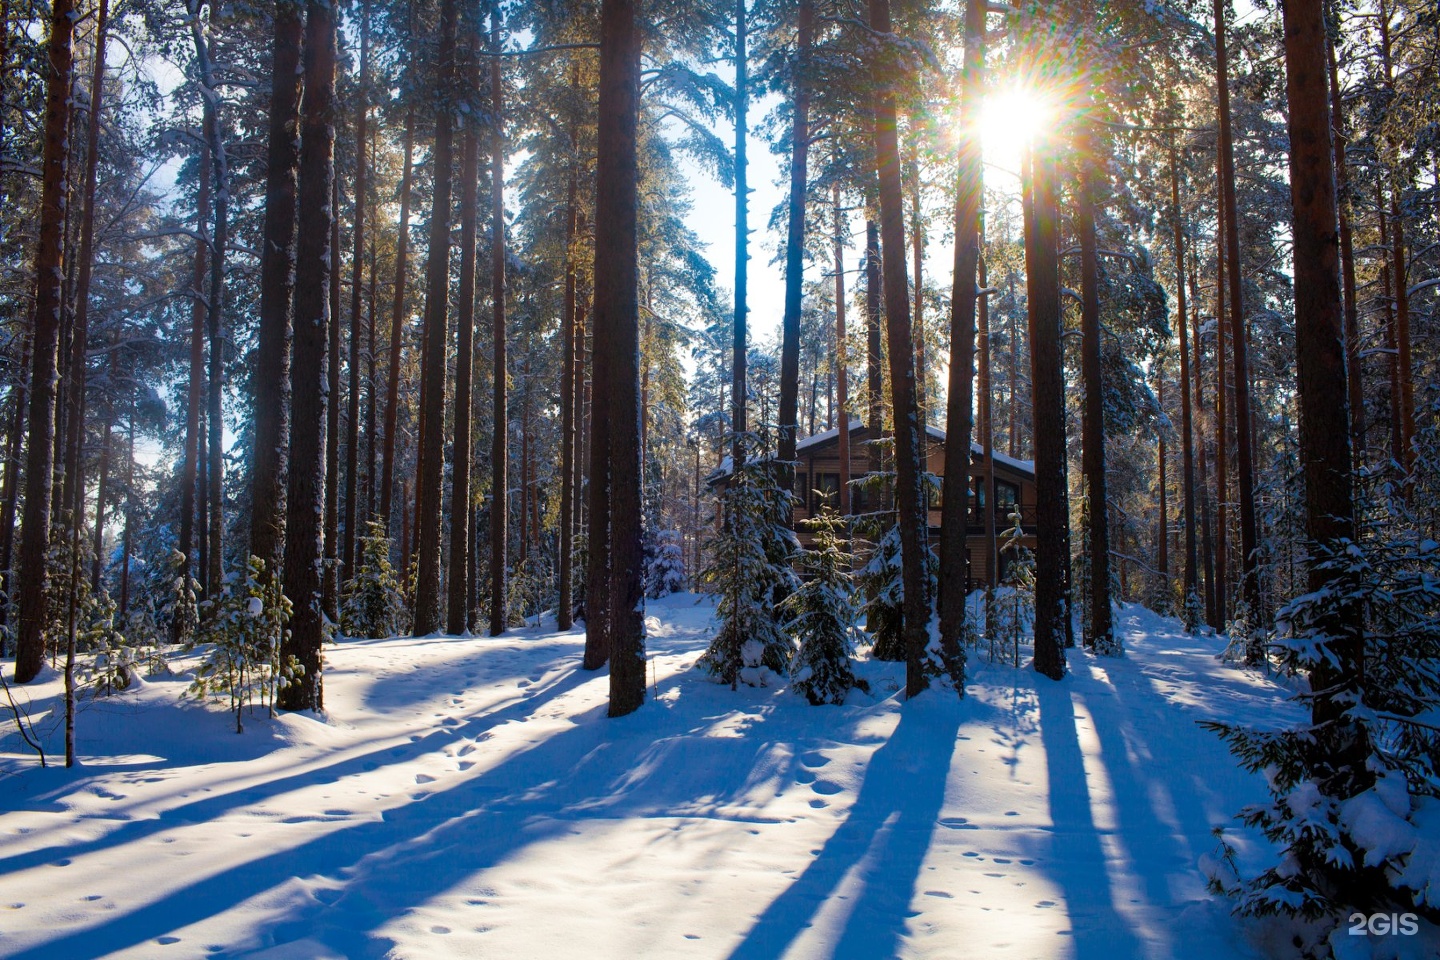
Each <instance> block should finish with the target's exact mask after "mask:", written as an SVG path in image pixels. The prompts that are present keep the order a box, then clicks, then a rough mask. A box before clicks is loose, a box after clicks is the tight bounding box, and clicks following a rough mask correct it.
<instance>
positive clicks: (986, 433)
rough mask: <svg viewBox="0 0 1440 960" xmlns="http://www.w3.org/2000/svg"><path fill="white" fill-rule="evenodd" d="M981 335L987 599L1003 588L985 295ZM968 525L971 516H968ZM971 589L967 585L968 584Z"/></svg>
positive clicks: (983, 281) (978, 505) (978, 504)
mask: <svg viewBox="0 0 1440 960" xmlns="http://www.w3.org/2000/svg"><path fill="white" fill-rule="evenodd" d="M984 249H985V223H984V219H983V216H982V219H981V223H980V250H981V257H980V263H979V269H980V287H981V288H982V289H983V288H985V287H986V286H988V277H987V272H986V266H985V257H984ZM976 316H977V320H978V327H979V330H978V334H977V337H976V339H977V340H978V341H979V344H980V370H979V374H980V389H979V391H978V392H979V395H980V423H979V428H980V445H981V447H982V448H983V449H984V455H983V459H982V461H981V467H980V489H981V490H982V491H983V495H982V496H979V497H976V498H975V509H976V510H978V511H980V513H981V514H982V519H981V523H982V525H983V527H984V530H985V585H986V587H987V588H988V589H989V591H991V592H989V593H987V594H986V599H987V600H989V599H990V598H991V597H992V596H993V591H994V589H995V588H996V587H998V586H999V585H1000V538H999V536H998V535H997V534H998V531H997V530H996V529H995V504H994V502H993V501H994V496H995V409H994V397H993V396H992V395H991V393H990V389H991V386H990V385H991V383H992V374H991V366H990V362H991V357H990V297H989V296H988V295H985V294H982V295H981V296H980V302H979V313H978V314H977V315H976ZM966 499H967V501H968V499H969V491H968V490H967V491H966ZM967 523H968V514H967ZM967 587H968V584H967Z"/></svg>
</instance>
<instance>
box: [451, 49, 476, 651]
mask: <svg viewBox="0 0 1440 960" xmlns="http://www.w3.org/2000/svg"><path fill="white" fill-rule="evenodd" d="M477 52H478V51H477V50H475V49H474V47H473V46H472V47H471V48H470V50H469V56H468V58H467V59H469V60H470V63H469V64H467V65H466V80H465V83H466V86H467V87H468V88H469V89H470V90H472V91H476V92H477V93H478V91H479V89H480V66H479V58H478V57H477V56H475V54H476V53H477ZM461 158H462V159H461V161H460V295H459V302H458V303H457V305H456V313H455V325H456V328H457V330H456V349H455V445H454V448H453V453H452V455H451V458H450V459H451V468H450V471H451V472H450V586H449V589H448V590H447V591H446V595H445V596H446V618H445V619H446V623H445V630H446V632H447V633H454V634H460V633H464V632H465V631H466V630H467V629H468V628H469V626H470V611H469V599H470V582H469V581H470V459H471V454H470V407H471V398H470V388H471V378H472V377H473V375H474V367H475V248H476V232H477V231H478V229H479V220H480V218H479V214H478V211H479V207H480V196H479V194H480V189H479V188H480V130H479V123H478V121H477V120H476V118H474V117H467V118H466V121H465V141H464V147H463V148H462V149H461Z"/></svg>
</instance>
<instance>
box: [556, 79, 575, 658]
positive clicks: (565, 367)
mask: <svg viewBox="0 0 1440 960" xmlns="http://www.w3.org/2000/svg"><path fill="white" fill-rule="evenodd" d="M571 77H572V85H574V84H575V82H576V81H575V80H574V77H575V74H574V72H573V71H572V73H571ZM577 139H578V138H577V136H576V129H575V125H574V124H571V127H570V145H571V149H576V148H577V147H578V144H577V143H576V141H577ZM574 163H578V160H572V164H574ZM579 179H580V176H579V171H578V170H577V169H576V168H575V166H573V165H572V166H571V168H570V182H569V185H568V187H567V191H566V197H565V301H564V304H563V307H562V311H561V316H560V338H561V345H562V351H563V353H562V357H561V367H560V556H559V557H558V558H557V559H558V560H559V563H560V597H559V600H558V602H557V604H556V612H555V621H556V624H555V625H556V627H557V628H558V629H560V630H569V629H570V627H571V626H572V625H573V622H574V619H573V618H574V606H575V601H574V597H573V593H574V588H573V586H572V584H571V574H572V571H573V569H574V557H573V556H572V553H573V552H574V549H575V530H574V518H575V495H576V493H577V492H578V491H577V490H576V489H575V484H574V483H573V481H572V477H573V475H574V472H575V394H576V382H577V381H576V377H575V372H576V371H575V308H576V296H575V241H576V237H575V226H576V219H577V214H578V213H579V206H580V201H579V186H580V185H579Z"/></svg>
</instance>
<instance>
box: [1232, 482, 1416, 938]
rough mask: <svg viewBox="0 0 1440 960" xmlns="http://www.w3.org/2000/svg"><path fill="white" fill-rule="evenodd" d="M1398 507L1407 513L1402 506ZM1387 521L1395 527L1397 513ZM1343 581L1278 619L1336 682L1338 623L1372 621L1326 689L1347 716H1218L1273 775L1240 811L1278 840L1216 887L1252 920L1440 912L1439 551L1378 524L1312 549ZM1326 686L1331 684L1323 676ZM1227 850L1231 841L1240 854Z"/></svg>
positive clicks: (1279, 644) (1295, 658) (1311, 664)
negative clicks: (1236, 720) (1350, 618)
mask: <svg viewBox="0 0 1440 960" xmlns="http://www.w3.org/2000/svg"><path fill="white" fill-rule="evenodd" d="M1397 509H1398V508H1397ZM1383 523H1384V524H1385V525H1386V526H1388V525H1389V523H1390V521H1389V520H1386V521H1383ZM1312 550H1313V551H1314V552H1315V556H1316V559H1317V562H1318V563H1319V565H1320V567H1321V569H1323V570H1326V571H1330V572H1331V574H1332V575H1334V576H1335V579H1332V580H1330V581H1329V584H1328V586H1327V587H1326V588H1325V589H1322V590H1318V591H1314V592H1311V593H1306V594H1304V595H1302V596H1300V597H1297V598H1296V599H1294V600H1292V601H1291V602H1290V603H1288V604H1287V605H1286V606H1285V607H1284V608H1283V609H1282V610H1281V611H1280V614H1279V626H1280V627H1281V635H1280V637H1279V638H1278V639H1277V641H1276V643H1275V648H1276V649H1277V650H1279V651H1280V652H1281V653H1282V655H1283V656H1284V657H1285V658H1286V660H1287V662H1288V664H1287V665H1288V666H1290V667H1291V668H1293V669H1295V670H1297V671H1299V672H1301V673H1304V674H1309V675H1311V677H1312V685H1313V684H1314V683H1315V682H1316V680H1315V676H1316V673H1317V670H1319V671H1320V676H1327V675H1330V676H1333V671H1332V670H1328V669H1325V667H1326V665H1328V664H1334V663H1335V662H1336V660H1335V656H1336V654H1335V651H1334V649H1333V648H1332V643H1334V642H1335V638H1334V637H1333V635H1332V633H1331V632H1330V631H1331V627H1330V626H1329V625H1330V624H1333V623H1334V622H1335V620H1334V618H1335V617H1336V616H1337V614H1338V613H1339V612H1340V611H1347V610H1348V611H1355V612H1357V613H1358V616H1359V617H1360V618H1361V619H1362V621H1363V627H1362V638H1363V639H1362V643H1363V669H1361V670H1360V671H1358V672H1357V673H1358V675H1357V676H1354V677H1348V678H1342V679H1341V680H1340V681H1339V682H1340V684H1341V686H1340V687H1339V688H1336V689H1328V690H1323V691H1321V692H1320V693H1318V694H1317V693H1316V692H1315V691H1313V690H1312V692H1309V693H1306V694H1302V695H1300V699H1301V700H1304V701H1312V702H1313V701H1315V700H1317V699H1318V697H1319V696H1324V697H1325V700H1324V703H1325V704H1327V705H1329V706H1331V707H1333V708H1334V715H1333V716H1328V717H1321V718H1318V719H1317V718H1315V717H1314V716H1313V715H1312V718H1311V722H1307V723H1303V724H1299V725H1297V726H1295V727H1292V728H1289V729H1282V730H1275V731H1261V730H1253V729H1249V728H1246V727H1242V726H1239V725H1234V724H1223V723H1208V724H1206V725H1207V726H1209V727H1211V728H1212V729H1215V730H1216V731H1218V732H1219V733H1220V734H1221V736H1222V737H1223V738H1224V739H1225V740H1226V741H1227V742H1228V743H1229V745H1230V748H1231V750H1232V751H1233V752H1234V753H1235V754H1236V756H1237V757H1238V758H1239V760H1240V763H1241V764H1242V765H1243V766H1244V767H1246V768H1247V769H1249V770H1251V771H1257V772H1259V771H1263V772H1264V773H1265V776H1266V780H1267V782H1268V784H1269V787H1270V794H1271V800H1270V802H1269V803H1266V804H1261V805H1257V806H1252V807H1248V808H1246V809H1245V810H1244V811H1242V812H1241V814H1240V818H1241V819H1242V820H1243V821H1244V822H1245V823H1246V824H1248V825H1250V826H1254V827H1259V828H1260V829H1261V830H1262V831H1263V832H1264V833H1265V835H1266V836H1267V837H1268V838H1269V839H1270V840H1271V841H1272V842H1273V843H1274V844H1275V845H1276V846H1277V847H1278V848H1279V861H1278V863H1276V864H1275V865H1273V866H1271V867H1269V868H1268V869H1266V870H1264V871H1262V872H1261V873H1259V875H1257V876H1252V877H1246V876H1242V875H1241V874H1240V872H1239V871H1238V870H1237V869H1235V867H1234V862H1235V861H1234V858H1233V857H1229V856H1227V857H1222V858H1221V860H1220V861H1219V862H1218V864H1217V865H1216V866H1215V868H1214V869H1212V870H1211V877H1210V879H1211V886H1212V889H1214V890H1216V891H1217V892H1223V893H1225V894H1228V895H1230V896H1232V897H1233V898H1235V900H1236V903H1237V910H1238V911H1239V912H1241V913H1245V914H1255V915H1269V914H1277V913H1278V914H1286V915H1291V916H1296V915H1298V916H1303V917H1306V918H1309V919H1312V920H1315V919H1323V920H1324V921H1325V922H1326V923H1328V924H1331V925H1334V926H1336V929H1337V931H1338V933H1336V934H1334V936H1340V935H1343V933H1344V927H1343V925H1340V924H1341V922H1342V921H1343V920H1344V919H1345V917H1346V915H1347V914H1348V912H1349V911H1351V910H1359V911H1364V912H1391V911H1394V912H1401V913H1404V912H1415V913H1418V914H1421V915H1424V916H1427V917H1428V918H1429V919H1431V920H1432V921H1434V920H1436V919H1437V918H1440V842H1437V840H1436V837H1437V836H1440V723H1437V719H1440V545H1437V544H1436V542H1435V541H1434V540H1431V539H1429V538H1428V537H1416V536H1413V535H1409V534H1399V535H1397V533H1396V531H1395V530H1393V529H1382V528H1381V525H1380V523H1371V524H1370V525H1369V529H1368V531H1367V533H1366V535H1365V536H1364V539H1363V540H1362V542H1359V543H1356V542H1351V541H1347V540H1342V541H1339V542H1338V543H1337V544H1336V546H1335V547H1334V548H1332V549H1329V550H1325V549H1323V548H1319V547H1312ZM1320 682H1321V683H1322V684H1328V683H1331V681H1330V680H1328V679H1327V680H1322V681H1320ZM1227 853H1228V849H1227Z"/></svg>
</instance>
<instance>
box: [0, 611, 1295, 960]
mask: <svg viewBox="0 0 1440 960" xmlns="http://www.w3.org/2000/svg"><path fill="white" fill-rule="evenodd" d="M710 614H711V606H710V604H709V602H708V601H700V602H698V603H697V601H696V598H695V597H693V596H690V595H684V594H682V595H676V596H673V597H669V598H666V599H665V600H662V601H659V602H654V603H652V604H651V605H650V608H649V633H650V637H649V640H648V648H649V653H650V660H651V664H652V670H653V676H652V690H651V696H652V699H651V700H650V701H649V702H648V703H647V704H646V705H645V707H644V708H643V709H641V710H640V711H638V712H637V713H635V714H633V715H631V716H629V717H626V718H623V719H618V720H610V719H607V718H606V716H605V708H606V693H607V677H606V674H605V673H604V672H603V671H602V672H601V673H599V674H595V673H587V672H585V671H583V670H581V669H580V655H581V650H582V647H583V643H584V637H583V633H581V632H580V631H579V630H575V631H571V632H567V633H557V632H555V631H553V630H548V631H547V630H541V629H527V630H516V631H513V632H511V633H509V634H507V635H505V636H503V637H501V638H498V639H488V638H462V639H456V638H450V637H431V638H423V639H388V640H347V641H344V642H341V643H339V644H337V645H335V646H333V647H331V648H330V649H329V650H328V653H327V660H328V665H327V668H326V673H325V702H326V706H327V713H326V715H325V716H324V717H323V718H317V717H315V716H313V715H308V714H302V715H297V714H291V715H285V716H281V717H278V718H275V719H269V718H266V717H264V716H263V715H256V716H254V717H247V718H246V729H245V732H244V733H243V734H239V735H237V734H236V733H235V732H234V723H233V719H232V717H231V716H230V714H228V713H227V712H226V711H225V710H224V708H223V707H221V706H218V705H213V704H197V703H195V702H193V701H183V702H182V701H181V699H180V694H181V692H182V691H183V690H184V689H185V686H186V681H185V679H183V678H182V677H177V678H173V679H172V678H164V679H159V678H152V679H149V680H147V681H145V682H143V683H141V684H138V685H137V686H135V687H132V688H131V689H130V690H127V691H125V692H124V693H121V694H119V695H116V696H112V697H108V698H104V699H100V700H89V701H86V702H85V703H84V704H83V709H82V711H81V712H80V714H79V718H78V721H77V731H78V743H79V747H78V753H79V759H80V762H79V765H78V766H77V767H76V768H74V769H72V770H68V771H67V770H64V769H55V768H52V769H48V770H41V769H39V768H38V767H37V765H36V763H35V760H34V757H33V755H26V754H25V753H23V752H22V747H21V745H20V743H19V740H18V737H17V736H16V735H15V733H14V725H13V723H12V724H8V726H7V727H6V728H4V729H5V733H4V738H3V740H0V814H3V818H0V838H3V839H0V956H6V957H12V958H42V957H43V958H46V960H54V958H63V957H95V956H102V955H103V956H117V957H136V958H140V957H146V958H148V957H165V956H176V957H182V956H183V957H201V956H248V957H266V958H287V960H290V958H293V960H302V958H303V960H322V958H332V957H372V956H385V957H403V958H444V957H472V958H473V957H481V956H483V957H500V958H527V957H547V958H548V957H572V956H573V957H578V956H586V957H617V958H618V957H634V956H644V957H664V958H671V957H676V958H684V957H728V958H736V960H739V958H757V960H758V958H774V957H781V956H789V957H846V958H850V957H854V958H880V957H888V956H892V955H893V956H904V957H936V958H939V957H955V956H961V955H967V956H976V957H985V958H1005V957H1016V958H1025V960H1032V958H1051V957H1056V958H1058V957H1077V958H1088V960H1124V958H1129V957H1146V958H1202V957H1203V958H1216V957H1237V958H1243V957H1259V956H1264V955H1267V954H1270V955H1273V953H1274V948H1273V945H1272V944H1267V943H1266V942H1265V938H1266V934H1265V929H1266V928H1264V927H1263V926H1259V925H1253V924H1247V925H1242V924H1241V923H1239V922H1238V921H1236V920H1234V919H1232V918H1231V917H1230V915H1229V913H1228V907H1227V905H1226V904H1224V903H1220V902H1217V901H1215V900H1213V899H1212V898H1211V897H1210V895H1209V894H1207V892H1206V889H1205V881H1204V878H1203V876H1202V874H1201V872H1200V868H1199V866H1198V864H1199V862H1200V860H1201V859H1202V858H1203V857H1205V856H1206V855H1209V854H1212V853H1213V852H1214V850H1215V848H1216V840H1215V837H1214V836H1213V835H1212V832H1211V831H1212V829H1213V828H1214V827H1216V826H1218V825H1233V824H1234V821H1233V819H1232V818H1233V816H1234V814H1235V813H1236V812H1238V811H1239V810H1240V808H1241V807H1242V806H1243V805H1245V804H1247V803H1254V802H1258V801H1260V800H1262V799H1264V797H1265V786H1264V782H1263V780H1262V779H1261V778H1260V777H1258V776H1254V775H1250V774H1247V773H1245V772H1243V771H1241V770H1239V769H1238V768H1237V767H1236V765H1235V762H1234V760H1233V758H1232V757H1231V756H1230V754H1229V753H1228V752H1227V751H1226V749H1225V747H1224V746H1223V745H1222V744H1221V742H1220V741H1219V739H1218V738H1217V737H1216V736H1215V735H1214V734H1212V733H1210V732H1208V731H1206V730H1204V729H1201V728H1200V727H1199V726H1197V724H1196V721H1197V720H1204V719H1225V720H1229V721H1232V722H1242V723H1251V724H1257V725H1264V726H1273V725H1279V724H1281V723H1285V722H1288V721H1289V720H1291V719H1293V718H1294V716H1295V711H1296V710H1297V709H1298V708H1297V707H1296V706H1295V705H1294V704H1293V703H1290V702H1287V700H1286V697H1287V696H1288V691H1287V690H1286V689H1285V688H1284V687H1283V686H1282V685H1280V684H1278V683H1276V682H1274V681H1273V680H1272V679H1270V678H1266V677H1264V676H1261V675H1258V674H1256V673H1253V672H1247V671H1245V670H1242V669H1240V668H1238V667H1236V666H1233V665H1229V664H1224V663H1222V662H1220V660H1219V659H1218V658H1217V654H1218V653H1219V652H1220V650H1221V648H1222V646H1223V642H1224V641H1223V638H1214V637H1189V636H1186V635H1184V634H1183V633H1182V632H1181V631H1180V629H1179V627H1178V624H1177V623H1176V622H1175V621H1172V620H1162V619H1161V618H1159V617H1157V616H1155V615H1153V614H1151V613H1149V612H1147V611H1145V610H1143V609H1141V608H1139V607H1126V608H1124V609H1123V610H1122V611H1121V612H1120V614H1119V615H1118V626H1119V628H1120V629H1121V631H1122V633H1123V638H1124V643H1125V648H1126V655H1125V656H1124V657H1123V658H1119V659H1099V658H1096V657H1093V656H1090V655H1088V654H1086V653H1084V652H1083V651H1079V650H1072V651H1069V655H1070V666H1071V671H1072V672H1071V675H1070V676H1069V677H1068V678H1067V679H1066V680H1065V681H1063V682H1061V683H1054V682H1052V681H1049V680H1046V679H1043V678H1039V677H1037V676H1036V674H1035V673H1034V672H1033V671H1032V670H1029V669H1019V670H1017V669H1015V668H1014V667H1012V666H1009V665H1008V664H990V663H985V662H984V658H983V657H982V656H977V655H972V657H971V664H972V682H971V683H970V685H969V695H968V696H967V697H966V699H965V700H964V701H963V702H961V701H957V700H956V698H955V697H954V695H953V694H952V693H950V692H948V691H945V690H932V691H930V692H927V693H926V694H925V695H923V696H921V697H919V698H917V699H916V700H915V701H914V702H913V703H909V704H905V703H903V702H901V700H900V698H899V696H898V694H897V693H896V690H897V689H898V687H899V685H900V683H901V681H902V679H903V671H904V668H903V664H891V663H881V662H871V661H868V660H866V661H863V662H862V663H861V671H862V675H863V676H865V677H866V678H867V679H868V680H869V682H870V684H871V685H872V692H871V694H869V695H866V694H862V693H860V692H858V691H856V692H853V693H852V695H851V697H850V699H849V701H848V702H847V703H846V704H845V705H844V706H838V707H837V706H827V707H811V706H809V705H807V704H806V703H805V702H804V700H803V699H801V698H799V697H797V696H795V695H794V694H793V693H791V692H789V691H788V690H786V689H784V688H781V689H752V688H748V687H743V686H742V687H741V688H740V689H739V690H736V691H731V690H730V689H729V688H728V687H723V686H719V685H717V684H715V683H713V682H711V681H710V680H709V679H708V678H707V677H706V676H705V675H703V674H702V673H700V672H699V671H697V670H695V669H693V665H694V663H695V660H696V658H697V657H698V656H699V654H700V653H701V652H702V651H703V650H704V648H705V645H706V643H707V641H708V637H709V631H710V630H711V628H712V627H711V624H710ZM180 666H182V667H183V666H184V662H183V661H182V662H181V663H180ZM11 668H12V665H11V664H9V663H6V664H4V669H5V671H6V673H7V674H8V673H9V672H10V670H11ZM47 669H48V668H47ZM59 694H60V682H59V680H58V678H57V677H56V676H55V675H54V673H53V672H49V673H47V674H46V675H45V676H44V678H43V682H40V683H38V684H32V685H30V686H28V687H26V688H23V689H18V690H16V696H17V697H18V698H21V699H22V700H24V699H28V700H29V702H30V711H31V715H32V717H33V718H34V719H35V721H36V725H37V729H38V730H39V732H40V733H41V734H42V735H44V737H45V739H46V741H47V744H48V745H49V747H50V749H51V750H52V751H55V750H58V749H59V748H60V746H61V739H60V738H61V730H60V729H59V728H60V724H59V722H58V720H57V716H58V713H57V705H58V697H59ZM52 756H53V754H52ZM1232 841H1233V842H1236V843H1237V844H1239V847H1240V849H1241V851H1242V854H1244V855H1245V856H1247V857H1251V856H1259V855H1262V854H1263V851H1262V850H1261V849H1260V845H1258V844H1255V843H1254V842H1253V839H1252V838H1247V837H1246V835H1245V834H1244V833H1243V832H1241V833H1238V834H1236V835H1235V836H1234V837H1232ZM162 945H163V946H162Z"/></svg>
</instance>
